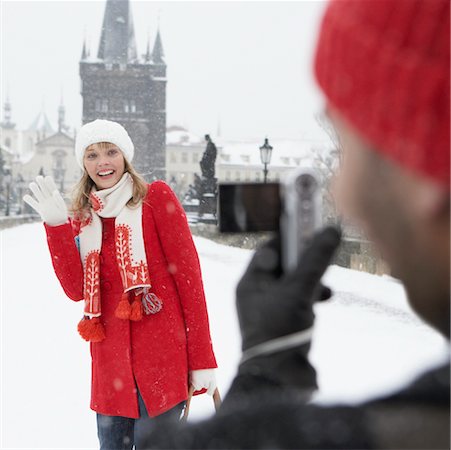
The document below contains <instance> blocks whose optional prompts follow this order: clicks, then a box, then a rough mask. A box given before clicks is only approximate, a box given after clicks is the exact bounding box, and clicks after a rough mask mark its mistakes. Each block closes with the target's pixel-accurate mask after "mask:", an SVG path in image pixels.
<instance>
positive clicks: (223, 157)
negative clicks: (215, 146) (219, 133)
mask: <svg viewBox="0 0 451 450" xmlns="http://www.w3.org/2000/svg"><path fill="white" fill-rule="evenodd" d="M221 159H222V160H223V161H224V162H229V161H230V155H224V154H221Z"/></svg>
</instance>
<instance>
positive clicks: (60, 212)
mask: <svg viewBox="0 0 451 450" xmlns="http://www.w3.org/2000/svg"><path fill="white" fill-rule="evenodd" d="M29 187H30V189H31V191H32V192H33V194H34V196H35V197H36V198H33V197H32V196H31V195H28V194H27V195H24V197H23V201H24V202H25V203H28V204H29V205H30V206H31V207H32V208H33V209H34V210H35V211H36V212H38V213H39V215H40V216H41V219H42V220H43V221H44V222H45V223H46V224H47V225H50V226H51V227H56V226H57V225H63V224H64V223H66V222H67V219H68V212H67V206H66V203H65V202H64V200H63V197H62V196H61V194H60V192H59V191H58V188H57V187H56V184H55V182H54V181H53V178H52V177H50V176H47V177H45V178H44V177H42V176H38V177H36V183H35V182H34V181H33V182H32V183H30V186H29Z"/></svg>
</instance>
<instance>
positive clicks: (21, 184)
mask: <svg viewBox="0 0 451 450" xmlns="http://www.w3.org/2000/svg"><path fill="white" fill-rule="evenodd" d="M16 186H17V191H18V193H19V194H18V196H17V202H18V203H19V210H18V214H20V215H22V214H23V213H24V203H23V200H22V196H23V191H24V188H25V180H24V179H23V176H22V174H21V173H19V175H17V179H16Z"/></svg>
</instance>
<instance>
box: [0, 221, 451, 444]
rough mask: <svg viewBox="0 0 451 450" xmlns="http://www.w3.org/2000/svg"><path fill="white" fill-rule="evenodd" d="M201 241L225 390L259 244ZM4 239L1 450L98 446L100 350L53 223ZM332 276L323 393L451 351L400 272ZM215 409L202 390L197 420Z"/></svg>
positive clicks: (358, 395)
mask: <svg viewBox="0 0 451 450" xmlns="http://www.w3.org/2000/svg"><path fill="white" fill-rule="evenodd" d="M195 242H196V246H197V249H198V251H199V255H200V260H201V264H202V270H203V277H204V283H205V289H206V294H207V302H208V309H209V314H210V322H211V330H212V338H213V342H214V347H215V351H216V356H217V359H218V363H219V369H218V371H217V378H218V382H219V388H220V390H221V392H222V393H223V394H225V393H226V392H227V389H228V387H229V385H230V383H231V381H232V378H233V375H234V373H235V370H236V366H237V363H238V359H239V357H240V338H239V330H238V325H237V320H236V315H235V298H234V291H235V286H236V283H237V281H238V280H239V278H240V276H241V274H242V273H243V271H244V269H245V267H246V265H247V263H248V261H249V258H250V257H251V252H250V251H248V250H241V249H237V248H232V247H225V246H222V245H219V244H216V243H214V242H211V241H209V240H207V239H202V238H195ZM0 244H1V247H0V252H1V266H0V274H1V280H0V281H1V318H2V319H1V320H2V321H1V323H2V331H1V337H2V343H1V351H2V359H1V362H2V367H1V375H2V386H1V388H2V391H1V394H2V404H1V413H2V414H1V416H2V419H1V420H2V442H1V448H4V449H6V448H11V449H19V448H20V449H25V448H27V449H38V448H39V449H60V450H62V449H69V448H70V449H88V448H92V449H94V448H98V446H97V437H96V420H95V414H94V412H92V411H91V410H90V409H89V396H90V392H89V391H90V357H89V349H88V344H87V343H85V342H84V341H82V339H81V338H80V337H79V335H78V333H77V331H76V325H77V323H78V321H79V319H80V316H81V313H82V310H81V308H82V306H81V305H80V304H77V303H74V302H71V301H69V300H67V299H66V298H65V295H64V293H63V291H62V289H61V288H60V286H59V284H58V281H57V279H56V277H55V276H54V274H53V270H52V267H51V262H50V257H49V254H48V250H47V246H46V238H45V233H44V229H43V227H42V225H41V224H31V225H22V226H20V227H17V228H14V229H9V230H5V231H3V232H1V233H0ZM324 280H325V283H326V284H328V285H329V286H331V287H332V288H333V289H334V292H335V296H334V298H333V300H331V301H329V302H326V303H322V304H319V305H317V306H316V315H317V320H316V329H315V336H314V344H313V346H312V352H311V360H312V361H313V363H314V365H315V366H316V368H317V371H318V378H319V383H320V392H319V394H318V397H317V401H319V402H334V401H345V402H358V401H361V400H363V399H366V398H369V397H372V396H375V395H378V394H380V393H385V392H388V391H390V390H393V389H395V388H396V387H398V386H399V385H401V384H403V383H405V382H408V381H409V380H411V379H412V378H413V377H414V376H415V375H416V374H418V373H420V372H421V371H423V370H424V369H425V368H428V367H430V366H432V365H436V364H438V363H440V362H442V361H443V360H445V359H446V358H448V350H449V349H448V347H447V345H446V343H445V342H444V340H443V339H442V338H441V337H440V336H439V335H438V334H437V333H436V332H434V331H433V330H431V329H430V328H428V327H427V326H425V325H424V324H423V323H422V322H421V321H420V320H419V319H417V318H416V317H415V316H414V315H413V313H412V312H411V310H410V309H409V307H408V305H407V302H406V299H405V294H404V290H403V288H402V286H401V285H400V284H399V283H398V282H397V281H396V280H393V279H392V278H389V277H377V276H372V275H368V274H365V273H360V272H355V271H351V270H347V269H343V268H339V267H336V266H333V267H331V268H330V269H329V270H328V272H327V273H326V275H325V278H324ZM212 412H213V405H212V401H211V398H210V397H207V396H206V395H204V396H199V397H196V398H195V399H193V402H192V407H191V419H192V420H195V419H198V418H200V417H205V416H207V415H209V414H211V413H212Z"/></svg>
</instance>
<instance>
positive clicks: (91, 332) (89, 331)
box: [77, 316, 105, 342]
mask: <svg viewBox="0 0 451 450" xmlns="http://www.w3.org/2000/svg"><path fill="white" fill-rule="evenodd" d="M77 328H78V332H79V333H80V336H81V337H82V338H83V339H84V340H85V341H88V342H101V341H103V340H104V339H105V328H104V326H103V323H102V322H100V319H99V318H98V317H93V318H92V319H90V318H89V317H87V316H84V317H83V319H81V320H80V322H79V323H78V327H77Z"/></svg>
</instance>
